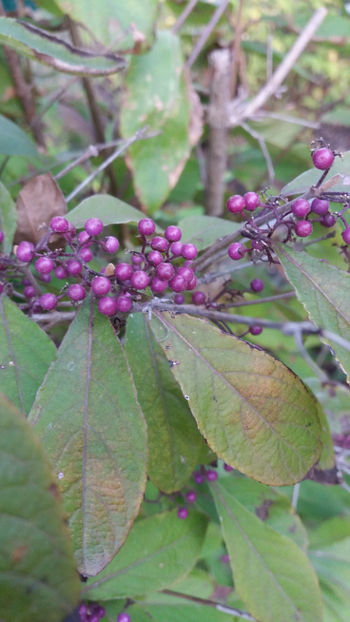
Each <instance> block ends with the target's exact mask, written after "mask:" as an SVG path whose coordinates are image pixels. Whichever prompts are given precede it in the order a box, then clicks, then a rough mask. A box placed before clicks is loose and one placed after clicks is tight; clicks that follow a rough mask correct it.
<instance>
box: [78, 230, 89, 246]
mask: <svg viewBox="0 0 350 622" xmlns="http://www.w3.org/2000/svg"><path fill="white" fill-rule="evenodd" d="M78 242H79V244H80V245H83V244H84V245H85V246H86V245H88V244H89V245H91V244H92V240H91V238H90V236H89V234H88V232H87V231H80V233H79V235H78Z"/></svg>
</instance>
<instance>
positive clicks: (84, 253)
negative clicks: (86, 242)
mask: <svg viewBox="0 0 350 622" xmlns="http://www.w3.org/2000/svg"><path fill="white" fill-rule="evenodd" d="M92 256H93V255H92V251H91V250H90V248H88V247H87V246H83V247H82V248H81V249H80V251H79V257H81V259H82V260H83V261H86V262H87V263H88V262H89V261H91V259H92Z"/></svg>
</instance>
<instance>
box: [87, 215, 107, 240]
mask: <svg viewBox="0 0 350 622" xmlns="http://www.w3.org/2000/svg"><path fill="white" fill-rule="evenodd" d="M84 229H85V231H86V232H87V233H88V234H89V235H91V236H96V235H100V234H101V233H102V231H103V222H102V220H100V219H99V218H88V219H87V221H86V223H85V225H84Z"/></svg>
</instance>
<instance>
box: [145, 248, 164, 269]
mask: <svg viewBox="0 0 350 622" xmlns="http://www.w3.org/2000/svg"><path fill="white" fill-rule="evenodd" d="M147 260H148V261H149V263H151V264H152V266H159V264H160V263H162V262H163V255H162V253H160V252H159V251H151V252H150V253H148V255H147Z"/></svg>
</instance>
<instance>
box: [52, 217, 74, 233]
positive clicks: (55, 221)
mask: <svg viewBox="0 0 350 622" xmlns="http://www.w3.org/2000/svg"><path fill="white" fill-rule="evenodd" d="M50 229H51V231H55V232H56V233H65V232H66V231H68V229H69V223H68V220H67V219H66V218H63V216H54V218H52V219H51V222H50Z"/></svg>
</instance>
